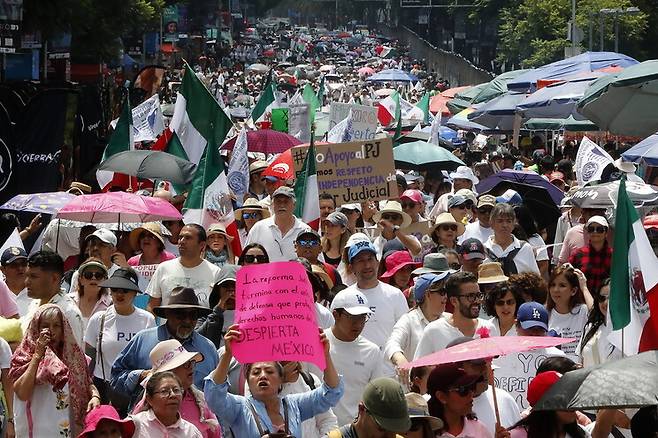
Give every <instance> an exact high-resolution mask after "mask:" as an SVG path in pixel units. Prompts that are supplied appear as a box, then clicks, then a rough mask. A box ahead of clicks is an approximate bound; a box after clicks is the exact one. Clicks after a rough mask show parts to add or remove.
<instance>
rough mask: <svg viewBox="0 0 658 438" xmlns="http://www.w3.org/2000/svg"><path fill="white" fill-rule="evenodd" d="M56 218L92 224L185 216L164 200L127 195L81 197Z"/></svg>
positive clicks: (109, 193)
mask: <svg viewBox="0 0 658 438" xmlns="http://www.w3.org/2000/svg"><path fill="white" fill-rule="evenodd" d="M57 217H58V218H60V219H69V220H74V221H80V222H89V223H113V222H117V223H122V222H152V221H160V220H178V219H181V218H182V217H183V216H182V215H181V214H180V212H179V211H178V210H176V208H175V207H174V206H173V205H171V204H170V203H169V202H167V201H165V200H164V199H160V198H154V197H147V196H140V195H134V194H132V193H126V192H108V193H97V194H93V195H80V196H76V197H75V199H73V200H71V202H69V203H68V204H66V205H65V206H64V207H63V208H62V209H61V210H59V212H58V213H57Z"/></svg>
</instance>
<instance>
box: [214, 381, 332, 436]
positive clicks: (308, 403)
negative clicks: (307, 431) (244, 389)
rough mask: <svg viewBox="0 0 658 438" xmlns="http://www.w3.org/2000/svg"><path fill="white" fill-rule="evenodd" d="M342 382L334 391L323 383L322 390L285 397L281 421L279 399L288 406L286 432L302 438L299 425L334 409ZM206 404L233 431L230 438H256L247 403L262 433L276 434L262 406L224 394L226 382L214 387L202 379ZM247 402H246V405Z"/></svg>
mask: <svg viewBox="0 0 658 438" xmlns="http://www.w3.org/2000/svg"><path fill="white" fill-rule="evenodd" d="M343 391H344V387H343V379H342V378H341V379H340V381H339V383H338V386H337V387H336V388H330V387H329V386H327V384H326V383H323V384H322V386H320V387H318V388H316V389H314V390H312V391H309V392H304V393H300V394H289V395H286V396H284V397H282V398H280V399H279V413H280V414H281V417H283V418H285V417H284V411H283V402H282V401H281V400H282V399H283V398H285V399H286V402H287V405H288V428H289V430H290V434H291V435H292V436H295V437H301V436H302V428H301V424H302V421H305V420H308V419H309V418H312V417H314V416H315V415H317V414H321V413H323V412H327V411H328V410H329V408H331V407H332V406H336V404H337V403H338V400H340V398H341V397H342V396H343ZM203 392H204V395H205V396H206V402H207V403H208V406H209V407H210V409H211V410H212V411H213V412H214V413H215V415H217V418H219V419H221V420H222V423H223V424H226V425H227V426H229V427H230V428H231V430H232V431H233V436H235V437H240V438H260V436H261V435H260V433H259V432H258V426H256V421H255V419H254V418H253V415H252V413H251V409H250V408H249V402H251V403H252V404H253V405H254V408H255V409H256V413H257V414H258V417H259V418H260V424H261V425H262V427H263V429H266V430H268V431H270V432H276V428H275V427H274V426H273V425H272V421H271V420H270V416H269V415H268V414H267V409H266V408H265V404H263V402H260V401H258V400H256V399H255V398H253V397H252V396H251V395H250V396H249V397H243V396H241V395H233V394H231V393H229V392H228V382H224V383H221V384H219V385H218V384H216V383H215V382H213V380H212V376H208V377H206V381H205V386H204V388H203ZM247 400H248V401H249V402H248V401H247Z"/></svg>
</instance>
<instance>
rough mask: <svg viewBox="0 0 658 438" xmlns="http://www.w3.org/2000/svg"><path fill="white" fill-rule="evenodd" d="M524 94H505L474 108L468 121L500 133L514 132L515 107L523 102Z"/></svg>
mask: <svg viewBox="0 0 658 438" xmlns="http://www.w3.org/2000/svg"><path fill="white" fill-rule="evenodd" d="M527 96H528V95H527V94H525V93H505V94H502V95H500V96H498V97H496V98H495V99H492V100H490V101H489V102H486V103H483V104H482V105H479V106H476V109H475V111H473V112H472V113H470V114H469V115H468V120H470V121H472V122H475V123H479V124H480V125H484V126H486V127H488V128H490V129H499V130H501V131H512V130H514V115H515V114H516V107H517V105H519V104H520V103H521V102H523V101H524V100H525V98H526V97H527Z"/></svg>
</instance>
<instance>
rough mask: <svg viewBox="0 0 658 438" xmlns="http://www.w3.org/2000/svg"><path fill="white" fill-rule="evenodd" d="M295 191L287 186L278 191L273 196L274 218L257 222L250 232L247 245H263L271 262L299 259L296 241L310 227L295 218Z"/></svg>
mask: <svg viewBox="0 0 658 438" xmlns="http://www.w3.org/2000/svg"><path fill="white" fill-rule="evenodd" d="M295 201H296V199H295V191H294V190H293V189H292V188H290V187H286V186H281V187H279V188H278V189H276V190H275V191H274V193H273V196H272V211H273V216H271V217H269V218H267V219H263V220H261V221H258V222H256V224H255V225H254V226H253V227H252V228H251V230H250V231H249V235H248V236H247V242H246V244H247V245H249V244H250V243H259V244H261V245H263V247H264V248H265V250H266V251H267V255H268V256H269V257H270V262H287V261H289V260H292V259H294V258H296V257H297V253H296V252H295V239H296V238H297V236H298V235H299V233H300V232H302V231H303V230H309V229H310V227H309V226H308V225H306V224H305V223H304V222H302V221H301V220H300V219H298V218H297V217H295V215H294V214H293V212H294V211H295Z"/></svg>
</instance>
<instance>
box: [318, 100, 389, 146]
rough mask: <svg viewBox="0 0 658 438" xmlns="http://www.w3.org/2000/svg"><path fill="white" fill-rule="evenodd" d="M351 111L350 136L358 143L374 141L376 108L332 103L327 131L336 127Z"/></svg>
mask: <svg viewBox="0 0 658 438" xmlns="http://www.w3.org/2000/svg"><path fill="white" fill-rule="evenodd" d="M350 110H352V136H353V138H354V139H356V140H359V141H365V140H374V139H375V133H376V132H377V122H378V120H377V108H375V107H374V106H366V105H357V104H350V103H340V102H332V103H331V109H330V113H329V129H331V128H333V127H334V126H336V125H337V124H338V123H340V122H341V121H342V120H344V119H345V118H346V117H347V115H348V114H349V113H350Z"/></svg>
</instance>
